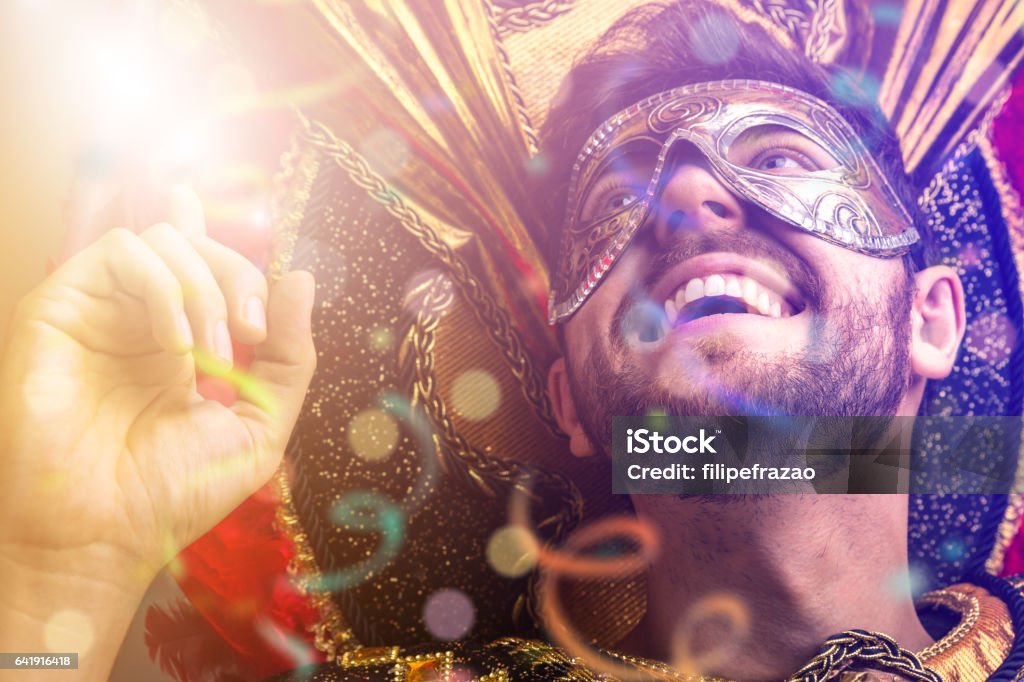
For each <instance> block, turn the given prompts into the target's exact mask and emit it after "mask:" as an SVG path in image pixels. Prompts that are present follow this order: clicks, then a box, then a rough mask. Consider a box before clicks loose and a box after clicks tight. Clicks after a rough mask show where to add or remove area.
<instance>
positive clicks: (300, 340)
mask: <svg viewBox="0 0 1024 682" xmlns="http://www.w3.org/2000/svg"><path fill="white" fill-rule="evenodd" d="M315 290H316V285H315V282H314V281H313V276H312V275H311V274H310V273H308V272H305V271H302V270H296V271H294V272H290V273H288V274H287V275H285V276H284V277H282V278H281V279H279V280H277V281H276V282H274V283H273V284H272V285H271V287H270V292H269V295H268V299H267V337H266V340H265V341H264V342H263V343H261V344H260V345H259V346H257V347H256V355H255V359H254V360H253V363H252V365H251V366H250V367H249V371H248V372H246V373H245V377H244V380H243V381H241V382H239V400H238V401H237V402H236V403H235V405H234V406H233V407H232V410H233V411H234V412H235V413H236V414H237V415H238V416H239V417H240V418H241V419H243V420H244V421H246V422H248V426H249V428H250V432H251V433H253V434H254V436H256V437H257V438H258V440H259V441H261V442H262V444H265V445H266V446H267V448H268V451H269V453H274V454H275V461H274V462H272V463H269V464H271V465H272V467H276V466H277V460H276V457H279V456H280V454H281V453H282V452H283V451H284V447H285V444H286V443H287V441H288V437H289V435H290V434H291V431H292V428H293V427H294V426H295V421H296V419H298V416H299V410H300V409H301V407H302V401H303V399H304V398H305V396H306V390H307V389H308V388H309V382H310V380H311V379H312V377H313V370H314V369H315V368H316V349H315V348H314V347H313V333H312V324H311V317H312V312H313V299H314V295H315Z"/></svg>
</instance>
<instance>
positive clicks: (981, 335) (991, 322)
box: [964, 312, 1017, 365]
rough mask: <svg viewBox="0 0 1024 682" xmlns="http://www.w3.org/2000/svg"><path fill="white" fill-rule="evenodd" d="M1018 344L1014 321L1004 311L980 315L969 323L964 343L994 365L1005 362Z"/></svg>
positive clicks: (982, 358)
mask: <svg viewBox="0 0 1024 682" xmlns="http://www.w3.org/2000/svg"><path fill="white" fill-rule="evenodd" d="M1016 344H1017V332H1016V330H1015V329H1014V326H1013V322H1011V321H1010V319H1009V318H1008V317H1007V316H1006V315H1003V314H1002V313H997V312H991V313H987V314H983V315H980V316H978V317H976V318H975V319H974V320H973V321H972V322H971V323H970V324H968V325H967V334H966V336H965V338H964V345H965V346H966V347H967V349H968V350H970V351H971V352H972V353H974V354H975V355H977V356H978V357H979V358H980V359H981V360H984V361H985V362H988V363H991V364H993V365H998V364H1001V363H1003V362H1005V361H1006V360H1008V359H1009V357H1010V353H1011V352H1013V348H1014V346H1015V345H1016Z"/></svg>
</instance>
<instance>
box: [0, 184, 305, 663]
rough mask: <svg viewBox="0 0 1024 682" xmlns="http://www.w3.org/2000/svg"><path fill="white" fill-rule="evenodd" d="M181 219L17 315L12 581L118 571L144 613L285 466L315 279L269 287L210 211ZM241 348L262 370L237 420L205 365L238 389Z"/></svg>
mask: <svg viewBox="0 0 1024 682" xmlns="http://www.w3.org/2000/svg"><path fill="white" fill-rule="evenodd" d="M177 206H178V210H177V211H176V213H177V216H176V218H175V219H174V221H173V222H174V223H175V224H173V225H172V224H158V225H154V226H153V227H150V228H149V229H147V230H145V231H144V232H143V233H142V234H140V235H135V234H133V233H131V232H128V231H125V230H114V231H111V232H109V233H108V234H106V235H105V236H104V237H103V238H101V239H100V240H99V241H98V242H96V243H95V244H93V245H92V246H90V247H88V248H87V249H85V250H83V251H81V252H80V253H78V254H77V255H75V256H73V257H72V258H71V259H70V260H68V261H67V262H66V263H65V264H64V265H62V266H61V267H60V268H59V269H58V270H56V271H55V272H54V273H53V274H52V275H51V276H50V277H49V278H47V279H46V280H45V281H44V282H43V283H42V284H41V285H40V286H39V287H37V288H36V289H35V290H34V291H32V292H31V293H30V294H29V295H28V296H27V297H26V298H25V299H24V300H23V301H22V302H21V303H20V304H19V306H18V308H17V311H16V313H15V318H14V320H13V324H12V326H11V328H10V333H9V337H8V338H9V342H8V347H7V349H6V352H5V353H4V356H3V359H2V363H0V575H2V574H4V571H5V570H7V571H8V572H13V573H15V574H19V575H20V574H22V573H23V572H24V571H29V572H32V571H35V572H37V573H38V572H42V573H46V572H51V573H54V574H58V575H59V573H60V572H61V570H62V568H61V567H66V568H67V570H69V571H71V572H75V573H85V574H86V576H85V580H86V583H87V584H99V583H102V582H103V581H104V575H101V574H102V572H103V571H102V569H103V567H104V566H106V567H107V572H106V577H107V578H109V580H110V581H111V582H115V583H125V584H123V585H120V587H121V588H123V589H122V591H123V592H125V593H128V594H134V593H135V592H136V591H137V592H138V595H139V596H141V594H142V592H144V590H145V586H146V585H147V584H148V582H149V580H150V579H151V578H152V576H153V575H155V573H156V572H157V571H158V570H159V568H160V567H161V566H163V565H164V564H165V563H166V562H167V561H168V560H170V559H171V558H172V557H173V555H174V554H175V553H176V552H177V551H179V550H180V549H181V548H183V547H184V546H186V545H187V544H188V543H190V542H192V541H193V540H195V539H196V538H197V537H199V535H201V534H202V533H203V532H205V531H206V530H208V529H209V528H210V527H212V526H213V525H214V524H216V523H217V522H218V521H219V520H220V519H222V518H223V517H224V516H226V515H227V514H228V513H229V512H230V511H231V510H232V509H234V508H235V507H236V506H237V505H238V504H239V503H241V502H242V501H243V500H244V499H245V498H246V497H247V496H248V495H250V494H252V493H253V492H254V491H255V490H256V489H257V488H259V487H260V486H261V485H262V484H264V483H265V482H266V481H267V480H268V479H269V478H270V477H271V476H272V474H273V473H274V471H275V469H276V467H277V466H278V463H279V462H280V459H281V455H282V453H283V450H284V447H285V444H286V442H287V439H288V437H289V434H290V432H291V429H292V427H293V426H294V423H295V420H296V418H297V416H298V412H299V408H300V407H301V404H302V400H303V397H304V395H305V392H306V389H307V387H308V384H309V380H310V378H311V376H312V372H313V368H314V365H315V351H314V349H313V344H312V337H311V333H310V312H311V309H312V302H313V288H314V287H313V281H312V277H311V276H310V275H309V274H308V273H304V272H294V273H290V274H288V275H286V276H285V277H283V278H281V279H280V280H278V281H276V282H274V283H272V284H271V285H270V286H269V288H268V283H267V280H266V279H265V277H264V276H263V275H262V273H260V272H259V271H258V270H257V269H256V268H255V267H254V266H253V265H252V264H250V263H249V262H248V261H247V260H246V259H244V258H243V257H242V256H240V255H238V254H236V253H234V252H233V251H231V250H229V249H228V248H226V247H224V246H222V245H220V244H218V243H216V242H214V241H213V240H211V239H209V238H208V237H207V236H206V235H205V234H204V229H203V220H202V213H201V209H200V208H199V206H198V200H197V199H195V198H194V196H193V195H187V194H186V195H184V196H182V195H179V197H178V202H177ZM232 337H234V338H235V339H237V340H239V341H241V342H243V343H247V344H252V345H255V346H256V355H255V360H254V362H253V364H252V365H251V367H250V368H248V369H247V370H246V371H245V375H246V376H245V381H243V382H241V387H242V388H241V390H240V396H239V400H238V401H237V402H236V403H235V404H234V405H232V406H230V407H227V406H224V405H222V404H220V403H218V402H215V401H209V400H204V399H203V398H202V397H201V396H200V395H199V394H198V393H197V392H196V366H197V364H198V365H199V366H200V367H201V368H202V369H203V370H204V371H207V372H210V373H214V374H217V373H220V372H227V371H228V370H229V368H230V367H231V365H232V358H231V338H232ZM5 567H6V569H5ZM98 573H99V574H98ZM33 580H35V578H33ZM127 583H131V585H129V584H127ZM136 583H137V584H138V586H139V589H138V590H136V586H135V584H136ZM47 584H49V583H47ZM98 589H102V588H98ZM7 599H8V604H7V606H8V607H12V604H10V600H14V601H17V600H18V599H28V597H27V596H26V595H21V596H20V597H19V596H18V595H17V594H16V593H14V592H10V591H9V592H8V595H7ZM3 600H4V597H0V611H2V609H3V607H4V603H3ZM129 601H130V599H129ZM13 608H15V609H16V610H18V611H21V612H25V611H31V610H32V608H31V605H30V604H23V603H20V602H19V603H15V604H13ZM0 616H2V614H0ZM44 616H45V614H40V615H39V616H38V618H39V619H42V618H44ZM0 620H2V618H0ZM0 630H2V627H0ZM0 650H10V647H9V646H0ZM115 650H116V649H115Z"/></svg>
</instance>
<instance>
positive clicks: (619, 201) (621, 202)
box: [605, 190, 640, 212]
mask: <svg viewBox="0 0 1024 682" xmlns="http://www.w3.org/2000/svg"><path fill="white" fill-rule="evenodd" d="M639 198H640V195H639V194H637V193H636V192H634V191H632V190H630V191H622V192H615V193H614V194H612V195H611V196H610V197H608V199H607V201H605V206H606V208H607V210H608V211H609V212H611V211H618V210H619V209H623V208H626V207H627V206H629V205H630V204H632V203H633V202H634V201H636V200H637V199H639Z"/></svg>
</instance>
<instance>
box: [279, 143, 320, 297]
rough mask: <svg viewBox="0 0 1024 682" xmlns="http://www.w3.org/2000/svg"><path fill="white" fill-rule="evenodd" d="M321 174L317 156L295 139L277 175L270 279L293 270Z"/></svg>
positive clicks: (282, 158) (282, 159)
mask: <svg viewBox="0 0 1024 682" xmlns="http://www.w3.org/2000/svg"><path fill="white" fill-rule="evenodd" d="M319 172H320V161H319V159H318V158H317V155H316V154H315V153H312V152H311V150H309V149H308V147H306V145H301V144H300V143H299V140H298V138H294V139H292V143H291V147H290V148H289V149H288V151H287V152H285V153H284V154H283V155H282V156H281V169H280V171H278V172H277V173H276V174H275V175H274V179H273V186H274V187H275V188H276V189H275V193H274V198H273V204H272V212H273V213H272V224H273V225H274V234H273V240H274V242H273V245H272V256H271V263H270V268H269V270H270V272H269V276H270V277H271V278H272V279H277V278H278V277H280V276H281V275H283V274H285V273H286V272H288V271H289V270H290V269H291V266H292V256H293V254H294V253H295V243H296V241H297V240H298V235H299V225H301V224H302V219H303V217H305V215H306V205H307V204H308V203H309V193H310V191H311V190H312V188H313V181H314V180H316V176H317V174H318V173H319Z"/></svg>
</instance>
